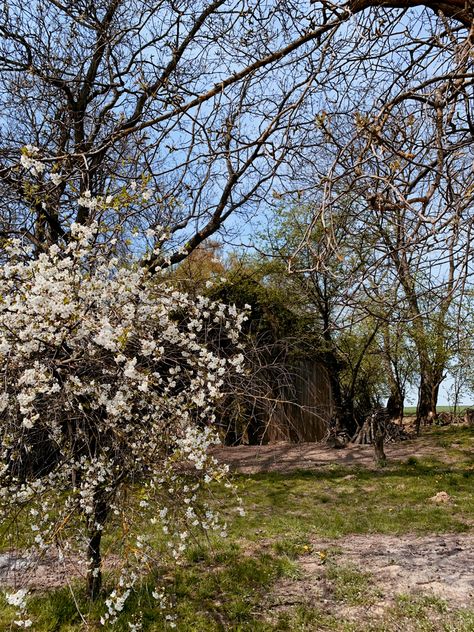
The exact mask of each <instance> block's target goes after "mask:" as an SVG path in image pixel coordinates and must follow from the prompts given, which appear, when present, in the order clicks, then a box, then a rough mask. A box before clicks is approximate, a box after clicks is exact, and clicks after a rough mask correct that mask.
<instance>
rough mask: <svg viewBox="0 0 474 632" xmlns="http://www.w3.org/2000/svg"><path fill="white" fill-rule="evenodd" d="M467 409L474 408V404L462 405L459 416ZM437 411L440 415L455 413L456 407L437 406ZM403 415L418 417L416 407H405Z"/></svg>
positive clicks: (459, 408)
mask: <svg viewBox="0 0 474 632" xmlns="http://www.w3.org/2000/svg"><path fill="white" fill-rule="evenodd" d="M466 408H474V404H469V405H466V404H462V405H461V406H458V407H457V408H456V412H457V414H458V415H460V414H462V413H463V412H464V411H465V410H466ZM436 410H437V412H438V413H452V412H454V406H436ZM403 414H404V415H408V416H412V415H416V406H405V408H404V409H403Z"/></svg>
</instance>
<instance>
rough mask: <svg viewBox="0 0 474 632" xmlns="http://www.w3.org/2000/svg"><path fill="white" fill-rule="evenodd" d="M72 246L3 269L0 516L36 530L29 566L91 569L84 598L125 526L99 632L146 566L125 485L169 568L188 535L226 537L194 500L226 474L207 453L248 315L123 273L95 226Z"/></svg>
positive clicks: (12, 255)
mask: <svg viewBox="0 0 474 632" xmlns="http://www.w3.org/2000/svg"><path fill="white" fill-rule="evenodd" d="M72 235H73V236H72V238H71V240H70V242H69V244H68V245H65V246H64V247H63V248H60V247H59V246H57V245H53V246H52V247H51V248H50V249H49V251H48V252H47V253H44V254H41V255H40V256H39V257H38V258H37V259H33V260H25V259H24V257H23V256H22V255H23V254H24V253H22V252H21V245H20V243H19V242H15V243H13V244H12V245H10V247H9V248H8V254H9V263H7V264H5V265H3V267H2V268H0V296H2V297H3V298H2V301H1V303H0V371H1V377H2V385H3V386H2V392H1V394H0V411H1V414H0V440H1V459H2V464H1V470H0V503H1V509H2V511H3V514H4V515H5V516H7V517H8V516H9V517H10V518H11V519H12V520H13V519H14V517H17V516H18V515H19V514H23V515H24V516H25V520H27V521H28V522H30V523H31V535H32V537H31V540H32V545H33V549H34V550H35V551H36V554H37V553H38V551H39V552H45V551H46V550H48V549H49V548H50V547H57V548H58V549H59V550H60V552H68V551H72V550H74V547H78V548H79V550H80V551H81V552H82V553H84V554H85V555H86V556H87V564H88V594H89V597H90V598H91V599H95V598H96V597H97V596H98V595H99V594H100V592H101V589H102V570H101V567H102V560H101V540H102V534H103V532H104V528H105V527H106V526H107V524H108V522H109V520H110V519H111V518H113V519H114V521H116V516H117V515H121V519H120V521H118V523H117V525H116V528H118V525H119V524H121V525H123V526H124V529H123V533H122V538H121V541H122V542H123V543H124V546H123V551H122V555H123V557H124V559H123V565H122V566H123V567H122V572H121V576H120V578H119V580H118V587H117V588H116V590H114V591H113V592H112V593H111V595H110V596H109V598H108V599H107V600H106V605H107V610H106V611H105V612H104V615H103V618H102V623H103V624H106V623H111V622H113V620H114V619H115V617H116V615H117V614H118V613H119V612H120V610H121V609H122V608H123V605H124V602H125V600H126V598H127V597H128V595H129V594H130V592H131V590H132V587H133V586H134V584H135V583H136V582H137V579H138V572H137V570H136V569H134V566H133V563H134V562H135V563H138V564H139V566H140V567H141V568H143V567H144V566H145V568H151V565H152V562H153V560H154V559H155V554H154V552H153V549H152V547H151V546H149V545H148V544H147V542H146V538H144V537H143V535H142V534H140V526H139V525H137V524H133V523H132V524H130V520H129V519H128V517H127V510H126V500H127V490H129V488H130V485H131V484H133V483H136V482H140V484H141V485H143V487H142V492H141V496H140V501H139V505H140V514H141V518H140V520H144V519H145V520H146V519H149V520H151V521H152V523H155V522H157V523H158V526H157V528H161V529H162V530H163V531H164V532H165V534H167V536H168V537H169V540H170V547H169V550H170V553H171V555H172V557H174V558H176V557H178V556H179V555H180V553H181V552H182V551H183V550H184V548H185V546H186V542H187V541H188V539H189V537H190V535H189V534H190V532H191V530H192V529H193V528H196V527H199V526H200V527H202V528H204V529H205V530H209V529H219V530H221V531H222V530H225V527H224V526H222V525H221V524H220V522H219V520H218V518H217V516H216V515H215V513H214V512H213V511H212V509H211V508H210V507H209V506H207V505H206V503H205V502H204V501H203V497H202V494H203V491H204V488H206V486H207V484H208V483H210V482H211V481H213V480H215V479H220V478H221V477H222V475H223V474H224V473H225V471H226V470H225V468H224V467H222V466H219V465H218V463H217V462H216V461H215V459H214V458H212V457H211V456H210V455H209V454H208V447H209V445H210V444H212V443H213V442H214V441H215V435H214V434H213V432H212V430H211V428H210V425H212V422H213V420H214V414H213V406H214V404H215V403H216V402H217V400H218V399H219V397H220V395H221V391H222V387H223V384H224V375H225V374H227V373H231V372H232V371H240V370H242V369H241V367H242V361H243V355H242V354H241V353H240V349H239V345H238V341H237V338H238V333H239V330H240V327H241V324H242V322H243V320H244V319H245V316H244V315H243V314H238V313H237V310H236V309H235V308H232V307H229V308H228V307H226V306H224V305H223V304H220V303H216V302H212V301H211V300H210V299H209V298H205V297H197V298H193V299H190V298H189V297H188V295H187V294H184V293H180V292H177V291H175V290H174V289H173V288H172V287H170V286H169V285H168V284H166V282H165V281H164V280H163V278H160V275H159V273H158V274H157V273H155V274H154V275H153V276H152V275H151V274H150V273H149V272H148V271H147V270H146V269H145V268H144V267H143V266H140V265H139V263H138V262H136V263H134V262H131V263H129V264H128V265H127V266H124V265H120V262H119V260H118V259H117V258H116V257H113V256H111V252H110V250H111V248H110V245H109V244H107V240H106V239H104V235H103V234H102V235H101V231H100V229H99V228H98V227H97V226H95V227H94V226H93V227H92V228H85V227H80V226H79V225H77V224H75V225H73V229H72ZM190 468H193V469H195V470H197V471H198V473H201V475H200V476H194V477H191V478H190V477H189V476H187V475H186V471H188V474H189V469H190ZM129 495H130V494H129ZM130 496H133V495H130ZM27 512H29V515H28V517H26V516H27ZM183 525H184V526H183ZM33 549H32V551H33ZM156 594H157V595H159V594H160V593H159V591H157V592H156ZM20 596H21V595H20ZM160 599H161V597H160ZM10 601H11V602H12V603H16V604H17V605H18V604H20V605H21V604H22V603H23V601H22V600H21V599H19V598H17V596H15V595H13V596H10ZM19 612H20V614H23V610H22V609H21V608H20V610H19ZM28 623H29V620H28V619H25V618H23V619H20V623H19V625H20V624H21V625H28Z"/></svg>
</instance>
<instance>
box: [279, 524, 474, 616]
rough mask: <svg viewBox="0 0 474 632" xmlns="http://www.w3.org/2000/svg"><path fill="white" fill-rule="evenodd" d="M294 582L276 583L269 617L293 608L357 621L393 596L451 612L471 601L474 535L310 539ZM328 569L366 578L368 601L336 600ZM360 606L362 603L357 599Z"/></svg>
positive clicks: (379, 612)
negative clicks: (434, 603) (427, 600)
mask: <svg viewBox="0 0 474 632" xmlns="http://www.w3.org/2000/svg"><path fill="white" fill-rule="evenodd" d="M299 568H300V570H301V576H300V578H299V579H298V580H287V579H286V580H284V581H281V582H279V583H278V584H277V585H276V586H275V588H274V591H273V592H272V595H271V596H270V597H269V603H268V607H269V609H270V611H273V613H275V612H278V611H281V610H282V609H286V608H289V607H292V606H296V605H302V604H305V605H311V607H317V608H318V607H319V608H321V609H323V610H324V611H326V612H327V614H332V615H335V614H339V615H341V616H344V617H345V618H347V619H353V620H358V621H360V620H361V617H363V618H373V617H377V616H382V615H383V614H384V612H385V611H386V610H387V609H388V608H389V607H390V606H392V605H393V604H394V603H395V599H396V597H397V596H398V595H410V596H411V597H414V596H425V595H427V596H434V597H438V598H440V599H443V600H446V602H447V603H448V604H449V607H450V608H465V607H469V606H470V607H472V605H473V601H474V535H472V534H444V535H433V536H425V537H419V536H415V535H410V534H407V535H403V536H391V535H351V536H346V537H344V538H341V539H339V540H336V541H334V540H325V539H315V540H313V541H312V552H311V553H309V554H307V555H305V556H303V557H301V558H300V560H299ZM331 568H336V569H337V568H341V569H344V568H350V569H354V570H356V571H359V572H360V573H364V574H368V575H369V577H370V580H369V587H368V589H367V593H368V595H367V599H366V600H365V602H364V603H363V604H362V605H351V604H348V603H345V602H344V599H342V600H341V598H340V596H339V599H337V598H336V596H335V586H334V583H333V582H332V581H331V579H330V573H329V572H328V570H329V569H331ZM362 601H364V599H362Z"/></svg>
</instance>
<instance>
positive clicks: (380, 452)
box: [373, 415, 387, 465]
mask: <svg viewBox="0 0 474 632" xmlns="http://www.w3.org/2000/svg"><path fill="white" fill-rule="evenodd" d="M373 425H374V458H375V462H376V463H377V464H378V465H383V464H385V463H386V461H387V457H386V456H385V452H384V448H383V443H384V439H385V426H384V424H383V422H381V421H380V419H379V418H378V416H377V415H374V418H373Z"/></svg>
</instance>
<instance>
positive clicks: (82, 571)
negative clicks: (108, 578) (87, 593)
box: [0, 551, 120, 590]
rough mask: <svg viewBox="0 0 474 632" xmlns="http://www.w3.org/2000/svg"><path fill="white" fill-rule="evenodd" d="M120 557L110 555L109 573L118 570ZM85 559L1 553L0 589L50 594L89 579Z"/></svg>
mask: <svg viewBox="0 0 474 632" xmlns="http://www.w3.org/2000/svg"><path fill="white" fill-rule="evenodd" d="M119 564H120V561H119V558H118V556H113V555H109V556H108V557H107V558H106V560H105V561H104V570H105V571H106V572H107V571H109V570H111V569H114V568H116V567H118V566H119ZM86 576H87V567H86V561H85V557H80V556H79V555H70V556H63V555H59V553H58V552H56V551H48V552H47V553H45V554H44V555H42V556H41V557H34V556H32V557H31V558H30V557H27V556H26V555H25V553H23V552H21V551H7V552H6V553H0V587H9V588H28V590H46V589H48V588H60V587H61V586H67V585H68V584H69V583H70V582H71V581H75V580H79V579H85V578H86Z"/></svg>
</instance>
